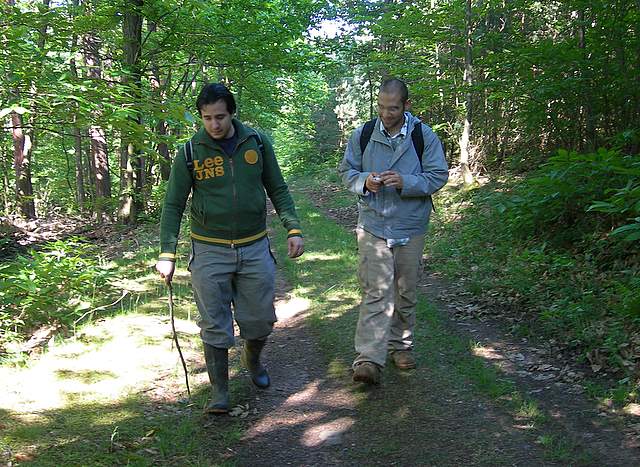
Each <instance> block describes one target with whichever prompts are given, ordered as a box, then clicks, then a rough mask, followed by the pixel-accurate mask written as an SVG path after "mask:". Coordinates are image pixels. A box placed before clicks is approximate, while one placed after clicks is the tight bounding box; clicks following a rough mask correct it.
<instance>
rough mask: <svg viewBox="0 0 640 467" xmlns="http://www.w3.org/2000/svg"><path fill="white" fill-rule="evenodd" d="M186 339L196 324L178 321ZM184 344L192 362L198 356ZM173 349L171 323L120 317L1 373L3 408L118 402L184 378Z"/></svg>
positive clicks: (25, 409) (153, 318) (24, 409)
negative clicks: (165, 380) (20, 366)
mask: <svg viewBox="0 0 640 467" xmlns="http://www.w3.org/2000/svg"><path fill="white" fill-rule="evenodd" d="M176 328H177V331H178V333H179V335H180V334H182V335H197V334H198V328H197V326H196V325H195V323H193V322H189V321H184V320H176ZM185 341H186V339H184V338H183V339H181V344H182V345H181V346H182V348H183V353H184V354H185V358H186V359H187V360H190V359H193V358H194V357H193V355H194V350H195V352H198V349H191V348H190V346H189V345H186V342H185ZM181 373H182V367H181V364H180V361H179V357H178V353H177V351H176V350H175V349H172V340H171V325H170V323H169V319H168V317H159V316H149V315H127V316H117V317H113V318H108V319H105V320H101V321H100V322H98V323H96V324H94V325H91V326H87V327H85V328H84V329H83V330H82V333H81V334H79V335H78V336H77V338H76V339H70V340H68V342H64V343H62V344H59V345H57V346H54V347H53V348H51V349H50V350H49V351H48V352H46V353H45V354H43V355H42V356H41V357H40V358H38V359H37V360H36V361H35V362H34V363H33V364H31V365H30V366H29V367H27V368H10V367H0V407H1V408H3V409H6V410H9V411H11V412H14V413H16V414H27V413H34V412H40V411H45V410H51V409H58V408H62V407H66V406H68V405H72V404H75V403H96V402H99V403H104V402H110V401H117V400H119V399H122V398H123V397H126V396H128V395H131V394H135V393H138V392H140V391H143V390H147V389H149V388H153V387H154V386H156V385H157V384H159V383H158V380H161V379H165V378H171V379H172V380H174V379H175V380H177V381H179V380H180V378H182V375H181Z"/></svg>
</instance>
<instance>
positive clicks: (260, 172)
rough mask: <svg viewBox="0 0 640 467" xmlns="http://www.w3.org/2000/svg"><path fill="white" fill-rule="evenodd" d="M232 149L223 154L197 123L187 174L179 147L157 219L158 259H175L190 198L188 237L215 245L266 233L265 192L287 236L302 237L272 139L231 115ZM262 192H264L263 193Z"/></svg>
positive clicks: (240, 243)
mask: <svg viewBox="0 0 640 467" xmlns="http://www.w3.org/2000/svg"><path fill="white" fill-rule="evenodd" d="M233 126H234V128H235V131H236V134H237V135H238V143H237V146H236V150H235V151H234V153H233V155H231V157H229V156H227V155H226V154H225V152H224V151H223V150H222V148H221V147H220V146H219V145H218V143H217V142H216V141H215V140H214V139H213V138H211V136H209V134H208V133H207V132H206V131H205V129H204V128H201V129H200V130H199V131H198V132H197V133H196V134H195V135H194V136H193V138H192V139H191V141H192V143H193V171H192V173H189V169H188V168H187V163H186V160H185V157H184V146H183V147H181V148H180V150H179V151H178V155H177V157H176V158H175V160H174V161H173V165H172V167H171V175H170V176H169V184H168V187H167V194H166V196H165V200H164V207H163V209H162V217H161V220H160V259H163V260H170V261H175V258H176V246H177V243H178V234H179V232H180V221H181V219H182V214H183V213H184V209H185V206H186V203H187V199H188V197H189V193H192V200H191V238H192V240H194V241H198V242H203V243H209V244H214V245H223V246H229V247H231V248H233V247H235V246H245V245H249V244H251V243H253V242H255V241H257V240H259V239H261V238H263V237H264V236H265V235H266V229H267V225H266V195H268V196H269V198H270V199H271V201H272V202H273V205H274V206H275V208H276V212H277V213H278V215H279V216H280V220H281V221H282V224H283V226H284V228H285V229H287V231H288V236H289V237H293V236H302V231H301V230H300V222H299V220H298V217H297V215H296V210H295V206H294V204H293V199H292V198H291V195H290V194H289V188H288V187H287V184H286V183H285V181H284V178H283V177H282V173H281V172H280V167H279V166H278V161H277V160H276V157H275V154H274V152H273V146H272V145H271V142H270V141H269V140H268V139H267V138H265V137H264V136H263V137H262V138H261V139H262V141H263V145H264V151H263V152H261V151H260V148H259V146H258V141H257V139H256V137H255V134H256V131H255V130H253V129H252V128H249V127H247V126H245V125H243V124H242V123H241V122H240V121H239V120H237V119H233ZM265 191H266V194H265Z"/></svg>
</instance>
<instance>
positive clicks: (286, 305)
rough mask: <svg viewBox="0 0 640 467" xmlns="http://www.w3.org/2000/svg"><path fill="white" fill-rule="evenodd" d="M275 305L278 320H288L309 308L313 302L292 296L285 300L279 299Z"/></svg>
mask: <svg viewBox="0 0 640 467" xmlns="http://www.w3.org/2000/svg"><path fill="white" fill-rule="evenodd" d="M275 306H276V316H277V317H278V320H287V319H289V318H292V317H294V316H296V315H297V314H299V313H304V312H305V311H307V310H309V307H310V306H311V302H310V301H309V300H307V299H306V298H302V297H296V296H290V297H288V298H286V299H283V300H277V301H276V303H275Z"/></svg>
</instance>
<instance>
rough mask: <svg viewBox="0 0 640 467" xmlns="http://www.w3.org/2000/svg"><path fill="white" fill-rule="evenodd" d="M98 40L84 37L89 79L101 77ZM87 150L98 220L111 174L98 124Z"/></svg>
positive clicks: (91, 130) (93, 127) (95, 115)
mask: <svg viewBox="0 0 640 467" xmlns="http://www.w3.org/2000/svg"><path fill="white" fill-rule="evenodd" d="M100 46H101V44H100V40H99V39H98V38H97V37H96V36H95V35H93V34H87V35H86V36H85V37H84V49H85V56H84V59H85V63H86V65H87V76H88V78H90V79H91V80H95V81H99V80H101V79H102V62H101V59H100ZM100 118H101V113H100V110H95V111H94V113H93V118H92V121H93V122H98V121H100ZM89 142H90V144H89V151H90V156H89V157H90V159H91V168H92V170H93V174H92V177H91V179H92V180H94V183H95V189H94V193H95V197H94V203H93V204H94V214H95V216H96V219H97V221H98V222H101V221H102V220H103V217H104V215H105V214H106V213H105V205H106V201H107V199H109V198H111V175H110V174H109V152H108V147H107V139H106V136H105V132H104V129H103V128H102V127H101V126H99V125H95V124H94V125H91V127H90V128H89Z"/></svg>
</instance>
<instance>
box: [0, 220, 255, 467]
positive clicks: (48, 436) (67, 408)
mask: <svg viewBox="0 0 640 467" xmlns="http://www.w3.org/2000/svg"><path fill="white" fill-rule="evenodd" d="M157 235H158V234H157V226H149V225H145V226H141V227H140V228H139V229H138V231H137V236H136V239H137V243H135V244H134V243H131V245H129V246H126V245H124V246H122V248H123V250H124V252H121V253H123V254H122V255H118V256H117V257H116V259H114V260H111V261H108V262H104V264H105V267H107V268H108V270H109V271H110V276H111V278H112V279H115V281H113V283H112V287H114V288H115V289H116V290H117V293H115V294H114V293H113V289H111V288H110V289H109V290H105V293H108V294H109V301H106V300H105V297H100V296H99V295H98V294H99V293H100V292H99V291H92V292H91V293H92V294H93V293H95V297H93V298H94V299H95V301H96V302H98V303H100V302H102V303H111V302H113V301H114V299H112V298H111V297H113V296H114V295H115V296H116V298H117V296H119V295H120V294H121V292H120V290H123V289H126V290H129V293H128V294H127V295H126V296H125V298H124V299H123V300H121V301H119V302H118V303H117V304H115V305H114V306H112V307H105V308H104V309H102V310H100V311H98V312H96V313H94V314H91V315H88V316H87V317H86V319H85V322H84V324H79V325H78V326H77V327H76V328H75V329H72V330H71V335H70V336H68V337H67V338H66V339H60V338H58V339H56V342H55V346H54V347H53V348H51V349H50V350H49V351H48V352H45V353H44V354H43V355H42V356H41V357H40V358H32V359H26V358H24V359H23V358H20V355H21V354H16V355H15V356H14V358H13V359H7V360H6V361H5V363H4V365H2V366H0V371H1V372H2V373H1V374H0V392H4V394H7V395H9V394H11V393H13V391H17V393H18V394H19V395H18V396H16V397H14V398H12V399H7V400H5V399H2V398H1V396H0V402H2V405H1V406H0V407H1V408H0V464H4V463H9V462H14V463H15V462H18V463H20V465H37V466H59V465H104V466H110V465H137V466H151V465H169V464H171V465H193V466H199V465H202V466H205V465H206V466H210V465H232V463H230V461H229V460H228V459H226V457H225V453H227V452H229V451H228V449H227V448H230V447H232V446H234V445H235V444H236V443H238V441H239V440H240V438H241V437H242V435H243V434H244V432H245V430H246V423H247V422H246V421H244V420H240V419H237V418H231V417H223V418H220V419H217V418H212V417H205V416H203V415H202V407H203V406H204V404H205V402H206V400H207V397H208V384H207V382H206V376H205V375H204V370H203V369H202V368H200V369H199V370H198V371H196V365H195V360H197V359H199V360H201V357H202V355H201V342H200V337H199V335H198V333H197V328H195V324H194V323H193V320H194V319H195V318H196V316H197V313H196V309H195V305H194V303H193V296H192V292H191V287H190V285H189V282H188V273H186V271H184V270H183V269H179V270H178V272H177V274H176V277H175V281H174V287H173V289H174V302H175V312H176V320H177V324H179V326H178V328H179V337H180V343H181V347H182V349H183V353H185V357H186V358H187V359H188V366H189V370H190V376H189V378H190V382H191V390H192V396H193V397H192V399H191V401H187V400H186V390H185V387H184V377H183V374H182V368H181V367H180V366H178V364H174V363H173V362H174V361H175V360H177V359H176V355H177V353H176V351H175V349H173V350H171V340H170V338H171V332H170V325H169V321H168V311H167V290H166V288H165V287H164V285H163V284H162V282H161V281H160V280H159V279H158V278H157V276H156V274H155V272H154V270H153V265H154V264H155V260H156V255H157V238H158V237H157ZM188 253H189V246H188V242H185V241H182V242H181V243H180V246H179V263H178V266H179V267H184V265H185V264H186V259H187V257H188ZM181 323H183V324H181ZM188 323H191V324H190V326H191V327H190V328H189V327H188ZM185 326H187V327H185ZM194 328H195V329H194ZM184 329H188V330H187V331H185V330H184ZM119 350H122V353H119ZM163 352H165V354H163ZM138 356H139V357H140V358H141V363H140V364H139V365H138V366H134V367H131V368H129V367H128V366H127V365H128V364H129V363H131V362H130V361H131V360H134V359H135V358H136V357H138ZM230 360H231V366H230V373H231V374H232V375H234V374H238V373H239V372H240V371H241V369H240V366H239V362H238V360H239V359H238V356H237V355H236V352H234V351H232V353H231V359H230ZM166 361H169V362H170V363H169V364H168V365H167V364H166V363H163V362H166ZM176 363H177V362H176ZM123 378H130V382H129V383H126V384H122V385H118V384H119V382H120V381H122V379H123ZM12 381H13V383H12ZM249 384H250V383H248V381H246V379H245V378H237V377H236V378H233V379H232V381H231V384H230V391H231V395H232V400H234V401H237V402H238V403H240V402H243V401H245V400H247V399H248V397H249V395H250V388H249ZM31 388H32V389H33V391H31V393H29V392H28V390H30V389H31ZM5 390H6V392H5ZM30 394H34V395H33V396H31V395H30ZM164 394H168V397H165V396H164ZM172 394H177V398H176V397H172ZM181 394H182V395H181ZM30 398H32V399H33V401H32V402H36V403H38V406H37V408H35V409H30V408H29V407H30V406H29V404H31V403H32V402H30Z"/></svg>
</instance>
